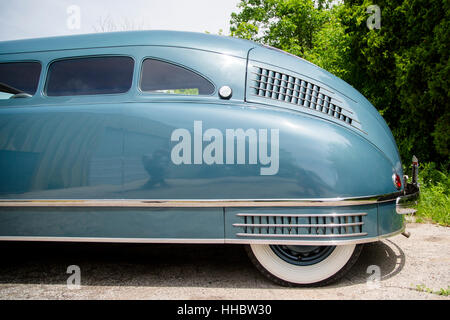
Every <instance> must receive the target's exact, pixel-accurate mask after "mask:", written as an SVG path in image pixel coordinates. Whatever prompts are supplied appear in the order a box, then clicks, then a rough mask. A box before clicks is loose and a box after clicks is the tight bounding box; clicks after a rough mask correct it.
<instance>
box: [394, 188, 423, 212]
mask: <svg viewBox="0 0 450 320" xmlns="http://www.w3.org/2000/svg"><path fill="white" fill-rule="evenodd" d="M419 194H420V189H419V186H418V185H414V184H407V185H406V188H405V194H404V195H403V196H400V197H398V198H397V200H396V201H395V203H396V211H397V213H398V214H410V213H414V212H416V211H417V210H416V209H414V208H413V207H414V206H415V205H416V204H417V200H418V199H419Z"/></svg>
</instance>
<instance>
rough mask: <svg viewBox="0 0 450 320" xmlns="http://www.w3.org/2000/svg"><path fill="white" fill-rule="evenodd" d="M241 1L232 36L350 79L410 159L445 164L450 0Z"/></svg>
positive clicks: (449, 139) (448, 119)
mask: <svg viewBox="0 0 450 320" xmlns="http://www.w3.org/2000/svg"><path fill="white" fill-rule="evenodd" d="M333 3H336V1H334V2H332V1H313V0H241V2H240V3H239V5H238V8H239V10H240V11H239V12H238V13H233V14H232V17H231V27H230V32H231V35H232V36H236V37H241V38H245V39H251V40H255V41H258V42H261V43H264V44H268V45H271V46H275V47H277V48H280V49H282V50H285V51H288V52H290V53H292V54H296V55H299V56H301V57H303V58H305V59H307V60H309V61H311V62H313V63H315V64H317V65H319V66H320V67H323V68H324V69H327V70H328V71H330V72H332V73H334V74H336V75H337V76H339V77H341V78H343V79H344V80H345V81H347V82H348V83H350V84H351V85H353V86H354V87H355V88H356V89H358V90H359V91H360V92H361V93H362V94H363V95H364V96H366V97H367V98H368V99H369V100H370V101H371V102H372V104H373V105H374V106H375V107H376V108H377V109H378V110H379V111H380V113H381V114H382V115H383V117H384V118H385V119H386V121H387V123H388V124H389V126H390V128H391V130H392V132H393V134H394V136H395V138H396V140H397V144H398V146H399V150H400V153H401V156H402V159H404V160H407V161H406V162H409V159H411V157H412V155H413V154H415V155H416V156H417V157H418V158H419V160H420V161H426V162H428V161H435V162H437V163H439V164H440V165H442V164H445V163H446V162H448V159H449V157H450V151H449V149H450V148H449V144H450V125H449V123H450V105H449V101H450V99H449V95H450V90H449V89H450V88H449V81H450V80H449V79H450V77H449V75H450V64H449V45H450V41H449V39H450V19H449V16H450V2H449V1H442V0H404V1H397V0H377V1H376V4H377V5H378V6H379V7H380V8H381V29H379V30H377V29H373V30H369V29H368V28H367V26H366V20H367V18H368V17H369V14H368V13H367V12H366V9H367V7H368V6H369V5H371V4H373V3H372V2H371V1H368V0H346V1H344V2H343V3H342V2H340V3H338V4H337V5H332V4H333Z"/></svg>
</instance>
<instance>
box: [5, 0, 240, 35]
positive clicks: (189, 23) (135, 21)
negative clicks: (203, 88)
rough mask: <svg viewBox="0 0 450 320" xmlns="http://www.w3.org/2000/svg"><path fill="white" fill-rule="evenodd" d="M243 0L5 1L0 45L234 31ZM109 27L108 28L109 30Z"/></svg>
mask: <svg viewBox="0 0 450 320" xmlns="http://www.w3.org/2000/svg"><path fill="white" fill-rule="evenodd" d="M239 2H240V1H239V0H120V1H117V0H38V1H36V0H0V41H5V40H15V39H26V38H38V37H49V36H59V35H71V34H80V33H92V32H98V31H115V30H109V29H111V27H110V26H111V25H114V26H116V27H118V28H119V29H122V30H123V29H127V30H129V29H139V30H141V29H149V30H156V29H158V30H181V31H196V32H205V31H208V32H210V33H218V32H219V30H220V29H222V30H223V32H224V34H228V32H229V27H230V25H229V21H230V17H231V13H232V12H233V11H234V12H237V7H236V5H237V4H238V3H239ZM105 29H106V30H105Z"/></svg>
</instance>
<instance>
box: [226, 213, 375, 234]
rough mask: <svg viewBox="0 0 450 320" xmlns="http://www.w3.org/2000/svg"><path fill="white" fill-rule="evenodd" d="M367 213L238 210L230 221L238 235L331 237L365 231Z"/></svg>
mask: <svg viewBox="0 0 450 320" xmlns="http://www.w3.org/2000/svg"><path fill="white" fill-rule="evenodd" d="M366 215H367V213H365V212H363V213H339V214H267V213H261V214H255V213H238V214H236V216H238V217H239V218H240V220H241V222H239V223H235V224H233V226H234V227H236V228H239V230H238V231H237V233H236V235H237V236H239V237H248V236H252V237H253V236H257V237H295V238H302V237H305V238H334V237H354V236H364V235H367V233H366V232H363V225H364V216H366Z"/></svg>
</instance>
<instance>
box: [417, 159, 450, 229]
mask: <svg viewBox="0 0 450 320" xmlns="http://www.w3.org/2000/svg"><path fill="white" fill-rule="evenodd" d="M419 183H420V200H419V203H418V206H417V213H416V216H417V217H418V222H420V221H422V220H431V221H433V222H436V223H439V224H441V225H444V226H449V225H450V176H449V174H448V172H441V171H439V170H437V169H436V164H435V163H426V164H423V165H422V166H421V168H420V171H419Z"/></svg>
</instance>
